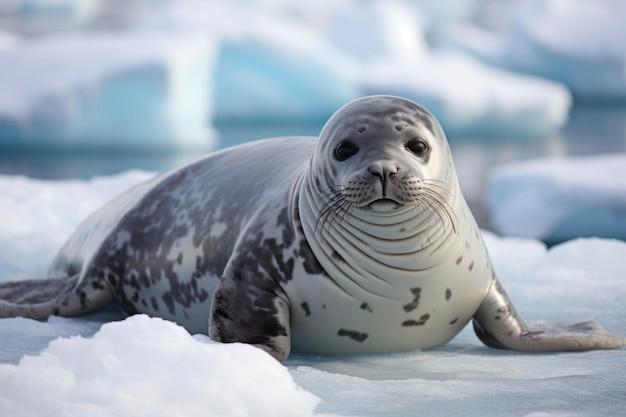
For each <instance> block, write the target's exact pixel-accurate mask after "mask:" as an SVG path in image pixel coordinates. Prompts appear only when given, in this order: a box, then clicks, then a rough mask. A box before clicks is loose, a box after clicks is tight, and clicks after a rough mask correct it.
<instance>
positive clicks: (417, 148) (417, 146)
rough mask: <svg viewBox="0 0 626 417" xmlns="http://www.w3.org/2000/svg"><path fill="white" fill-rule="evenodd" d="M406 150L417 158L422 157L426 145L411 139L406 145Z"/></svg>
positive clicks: (426, 148)
mask: <svg viewBox="0 0 626 417" xmlns="http://www.w3.org/2000/svg"><path fill="white" fill-rule="evenodd" d="M406 148H407V149H408V150H409V152H411V153H413V154H415V155H417V156H423V155H424V154H425V153H426V152H427V151H428V145H427V144H426V142H424V141H423V140H420V139H411V140H410V141H409V143H407V144H406Z"/></svg>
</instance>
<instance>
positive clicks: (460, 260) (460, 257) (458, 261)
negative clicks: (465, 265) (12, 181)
mask: <svg viewBox="0 0 626 417" xmlns="http://www.w3.org/2000/svg"><path fill="white" fill-rule="evenodd" d="M462 261H463V255H461V256H459V257H458V259H457V260H456V264H457V265H460V264H461V262H462Z"/></svg>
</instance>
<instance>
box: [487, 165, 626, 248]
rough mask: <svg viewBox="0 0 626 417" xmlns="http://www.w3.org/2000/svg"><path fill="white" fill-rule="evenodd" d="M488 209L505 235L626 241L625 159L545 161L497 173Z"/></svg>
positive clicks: (506, 167) (508, 167) (492, 180)
mask: <svg viewBox="0 0 626 417" xmlns="http://www.w3.org/2000/svg"><path fill="white" fill-rule="evenodd" d="M488 206H489V210H490V213H491V219H492V223H493V226H494V227H495V229H496V231H498V232H499V233H501V234H504V235H511V236H522V237H532V238H537V239H541V240H544V241H548V242H552V243H554V242H560V241H564V240H568V239H572V238H575V237H577V236H587V237H593V236H597V237H605V238H618V239H623V240H626V155H625V154H613V155H599V156H593V157H578V158H569V159H556V158H551V159H540V160H532V161H525V162H517V163H512V164H508V165H504V166H502V167H498V168H496V169H495V170H494V171H492V173H491V174H490V180H489V185H488Z"/></svg>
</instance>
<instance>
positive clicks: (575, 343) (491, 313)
mask: <svg viewBox="0 0 626 417" xmlns="http://www.w3.org/2000/svg"><path fill="white" fill-rule="evenodd" d="M473 323H474V331H475V332H476V335H477V336H478V338H479V339H480V340H481V341H482V342H483V343H484V344H485V345H487V346H489V347H493V348H497V349H513V350H519V351H525V352H551V351H567V350H591V349H612V348H618V347H622V346H624V345H626V339H624V338H623V337H621V336H618V335H615V334H611V333H607V332H605V331H604V329H603V328H602V327H601V326H600V325H599V324H597V323H596V322H595V321H593V320H588V321H585V322H582V323H577V324H572V325H561V324H556V325H534V324H533V325H532V326H529V325H527V324H526V323H525V322H524V321H523V320H522V318H521V317H520V316H519V315H518V313H517V311H516V310H515V307H514V306H513V304H512V303H511V300H510V299H509V298H508V296H507V294H506V292H505V291H504V288H502V286H501V285H500V282H499V281H498V280H497V279H495V280H494V282H493V284H492V285H491V288H490V289H489V291H488V292H487V295H486V296H485V299H484V300H483V302H482V304H481V305H480V307H479V309H478V311H477V312H476V314H475V315H474V322H473Z"/></svg>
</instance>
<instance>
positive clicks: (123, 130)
mask: <svg viewBox="0 0 626 417" xmlns="http://www.w3.org/2000/svg"><path fill="white" fill-rule="evenodd" d="M215 54H216V46H215V43H214V42H213V41H212V40H210V39H208V38H206V37H197V36H174V35H171V34H170V35H168V36H162V35H158V34H156V35H155V34H104V33H100V34H83V35H69V34H68V35H58V36H49V37H44V38H41V39H38V40H30V41H28V42H26V41H24V42H20V43H18V44H16V45H15V46H14V47H12V48H11V47H9V48H2V49H0V91H2V94H1V95H0V148H5V149H6V148H17V149H49V148H53V149H62V150H70V149H71V150H77V149H78V150H81V149H83V150H84V149H90V150H112V149H116V150H117V149H123V150H141V151H153V152H154V151H164V150H172V149H208V148H210V147H211V146H212V139H213V138H214V132H213V130H212V128H211V127H210V125H209V123H208V120H207V115H208V114H210V112H211V101H210V94H211V91H210V88H211V84H210V82H209V81H210V79H209V78H210V74H212V72H213V64H214V61H215Z"/></svg>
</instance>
